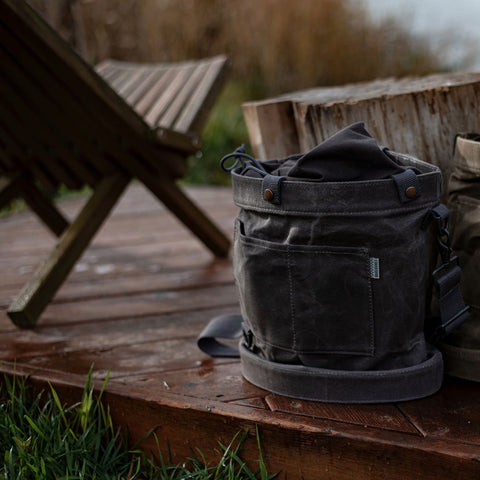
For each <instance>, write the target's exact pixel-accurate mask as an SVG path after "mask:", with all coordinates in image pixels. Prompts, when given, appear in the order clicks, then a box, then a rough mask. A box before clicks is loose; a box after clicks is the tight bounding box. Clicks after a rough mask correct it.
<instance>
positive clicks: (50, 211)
mask: <svg viewBox="0 0 480 480" xmlns="http://www.w3.org/2000/svg"><path fill="white" fill-rule="evenodd" d="M18 197H22V198H23V199H24V200H25V202H26V203H27V205H28V206H29V207H30V208H31V209H32V210H33V211H34V212H35V213H36V214H37V216H38V217H39V218H40V220H42V221H43V222H44V223H45V225H47V227H48V228H50V230H51V231H52V232H53V233H54V234H55V235H56V236H57V237H59V236H60V235H61V234H62V232H63V231H64V230H65V229H66V228H67V227H68V221H67V220H66V219H65V217H64V216H63V215H62V214H61V213H60V212H59V211H58V210H57V209H56V208H55V206H54V205H53V203H52V202H51V200H50V199H49V198H48V197H47V196H46V195H45V194H44V193H43V192H42V191H41V190H39V189H38V188H37V187H36V185H35V184H34V183H33V181H29V180H28V179H26V178H25V177H24V176H23V175H17V176H16V177H14V178H11V179H5V178H3V179H1V182H0V208H1V207H3V206H4V205H6V204H8V203H9V202H10V201H11V200H13V199H15V198H18Z"/></svg>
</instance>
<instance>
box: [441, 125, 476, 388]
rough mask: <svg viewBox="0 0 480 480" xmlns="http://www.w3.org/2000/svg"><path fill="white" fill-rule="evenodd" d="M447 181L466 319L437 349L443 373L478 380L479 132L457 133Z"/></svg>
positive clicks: (453, 246) (453, 244) (453, 239)
mask: <svg viewBox="0 0 480 480" xmlns="http://www.w3.org/2000/svg"><path fill="white" fill-rule="evenodd" d="M453 164H454V165H453V166H454V169H453V172H452V174H451V176H450V179H449V183H448V197H449V198H448V202H449V205H448V206H449V210H450V233H451V236H452V248H453V250H454V251H455V253H456V254H457V256H458V257H459V261H460V266H461V268H462V281H461V290H462V295H463V298H464V300H465V303H467V304H468V305H470V308H471V309H470V318H469V319H468V320H467V321H466V322H465V323H464V324H463V325H461V326H460V327H459V328H457V329H456V330H454V331H453V333H451V334H450V335H449V336H448V338H447V339H446V341H445V343H444V344H443V345H442V347H441V350H442V352H443V355H444V361H445V372H446V373H447V374H449V375H452V376H455V377H460V378H464V379H467V380H473V381H477V382H479V381H480V135H478V134H471V133H469V134H461V135H458V136H457V138H456V142H455V152H454V159H453Z"/></svg>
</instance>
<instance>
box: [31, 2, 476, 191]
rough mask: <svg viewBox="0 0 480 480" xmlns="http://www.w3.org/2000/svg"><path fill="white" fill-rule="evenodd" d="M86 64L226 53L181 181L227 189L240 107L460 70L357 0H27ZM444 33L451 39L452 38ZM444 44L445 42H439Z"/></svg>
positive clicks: (242, 139)
mask: <svg viewBox="0 0 480 480" xmlns="http://www.w3.org/2000/svg"><path fill="white" fill-rule="evenodd" d="M31 3H32V4H33V5H34V6H35V7H36V8H38V9H39V10H40V11H41V12H42V13H43V15H44V17H45V18H46V19H47V21H48V22H49V23H50V24H51V25H52V26H53V27H54V28H55V29H56V30H57V31H59V32H60V33H61V34H62V35H63V37H64V38H65V39H66V40H67V41H68V42H69V43H70V44H71V45H72V46H73V47H74V48H75V49H76V50H77V51H78V52H79V53H80V55H82V56H83V57H84V58H85V59H86V60H87V61H88V62H89V63H91V64H96V63H98V62H99V61H101V60H103V59H105V58H117V59H120V60H130V61H144V62H147V61H148V62H166V61H179V60H185V59H192V58H201V57H207V56H212V55H216V54H219V53H226V54H227V55H228V56H229V57H230V59H231V60H232V62H233V68H232V72H231V75H230V77H229V81H228V84H227V87H226V88H225V90H224V92H223V94H222V95H221V97H220V99H219V101H218V102H217V104H216V107H215V109H214V110H213V112H212V115H211V117H210V121H209V123H208V125H207V128H206V131H205V134H204V136H203V140H204V147H203V150H202V157H201V158H197V159H192V161H191V162H190V164H191V167H190V171H189V175H188V177H187V181H190V182H195V183H210V184H211V183H217V184H218V183H225V182H228V181H229V179H228V175H225V174H224V173H223V172H221V171H220V169H219V167H218V162H219V159H220V158H221V157H222V156H223V155H225V154H227V153H230V152H231V151H232V150H233V149H234V148H236V147H237V146H238V145H239V144H241V143H247V144H248V135H247V130H246V127H245V124H244V120H243V116H242V111H241V104H242V102H244V101H250V100H256V99H261V98H267V97H271V96H275V95H278V94H281V93H286V92H289V91H293V90H300V89H305V88H311V87H316V86H331V85H342V84H345V83H350V82H357V81H363V80H371V79H375V78H385V77H402V76H406V75H424V74H428V73H432V72H441V71H453V70H460V69H462V68H463V67H464V66H465V65H467V64H468V61H469V52H468V51H467V50H466V51H465V52H464V55H463V56H462V57H461V58H460V59H459V60H458V63H457V64H455V65H451V64H447V63H446V61H445V56H444V55H442V50H443V49H442V45H439V44H438V42H437V43H436V46H435V47H433V44H431V43H429V41H428V40H427V38H421V37H418V36H413V35H412V34H411V33H410V32H409V31H408V29H407V27H406V26H405V25H402V24H400V23H399V22H398V21H397V20H395V19H394V18H387V19H385V20H383V21H382V22H381V23H374V22H373V21H372V20H371V19H370V18H369V16H368V13H367V9H366V7H365V5H364V4H363V2H362V1H361V0H301V1H292V0H242V1H238V0H31ZM450 35H451V34H450ZM450 40H451V38H450V37H449V36H448V35H446V36H445V38H443V42H444V44H445V45H446V44H448V42H449V41H450Z"/></svg>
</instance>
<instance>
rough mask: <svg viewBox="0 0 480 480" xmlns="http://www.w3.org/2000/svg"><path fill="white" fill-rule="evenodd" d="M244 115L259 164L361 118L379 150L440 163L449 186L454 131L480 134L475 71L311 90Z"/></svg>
mask: <svg viewBox="0 0 480 480" xmlns="http://www.w3.org/2000/svg"><path fill="white" fill-rule="evenodd" d="M243 112H244V116H245V120H246V123H247V128H248V132H249V136H250V141H251V145H252V148H253V151H254V155H255V156H256V157H257V158H260V159H262V160H266V159H270V158H280V157H284V156H287V155H290V154H293V153H299V152H306V151H308V150H310V149H311V148H313V147H314V146H316V145H318V144H319V143H321V142H322V141H323V140H325V139H326V138H328V137H329V136H331V135H333V134H334V133H335V132H337V131H338V130H340V129H342V128H344V127H346V126H348V125H350V124H352V123H354V122H359V121H363V122H365V126H366V128H367V130H368V131H369V132H370V134H371V135H372V136H373V137H375V138H376V139H377V141H378V142H379V144H380V145H385V146H388V147H389V148H390V149H391V150H394V151H398V152H401V153H406V154H409V155H413V156H416V157H418V158H419V159H421V160H424V161H427V162H430V163H433V164H435V165H437V166H439V167H440V168H441V170H442V173H443V177H444V182H446V181H447V180H448V177H449V175H450V171H451V159H452V155H453V147H454V140H455V136H456V134H457V133H460V132H480V73H461V74H436V75H430V76H426V77H420V78H404V79H400V80H397V79H382V80H376V81H373V82H364V83H356V84H350V85H345V86H340V87H331V88H316V89H311V90H305V91H299V92H294V93H291V94H286V95H282V96H280V97H277V98H272V99H268V100H264V101H261V102H249V103H246V104H244V105H243ZM444 191H445V189H444Z"/></svg>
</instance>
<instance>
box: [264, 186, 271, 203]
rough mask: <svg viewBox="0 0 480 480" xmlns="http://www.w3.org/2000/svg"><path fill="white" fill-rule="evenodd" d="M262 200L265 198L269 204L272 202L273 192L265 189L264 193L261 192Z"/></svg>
mask: <svg viewBox="0 0 480 480" xmlns="http://www.w3.org/2000/svg"><path fill="white" fill-rule="evenodd" d="M263 198H265V200H268V201H269V202H270V201H272V200H273V192H272V191H271V190H270V189H269V188H266V189H265V191H264V192H263Z"/></svg>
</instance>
